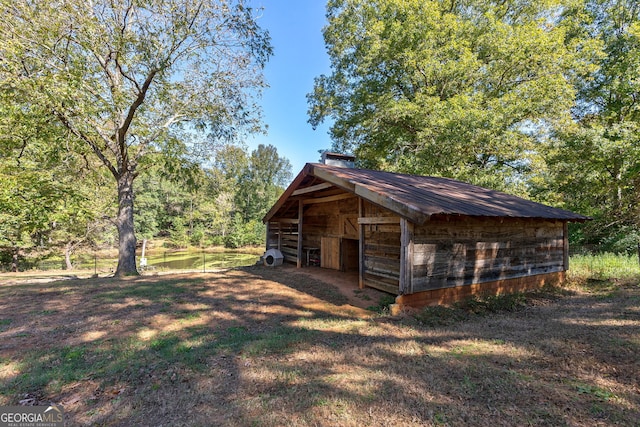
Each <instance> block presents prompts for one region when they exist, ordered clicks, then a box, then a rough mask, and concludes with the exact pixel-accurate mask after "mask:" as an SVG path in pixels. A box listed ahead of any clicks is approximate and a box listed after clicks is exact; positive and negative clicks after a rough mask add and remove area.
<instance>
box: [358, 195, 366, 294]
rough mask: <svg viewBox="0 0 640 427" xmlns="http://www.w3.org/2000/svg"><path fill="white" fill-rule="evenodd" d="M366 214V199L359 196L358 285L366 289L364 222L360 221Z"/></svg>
mask: <svg viewBox="0 0 640 427" xmlns="http://www.w3.org/2000/svg"><path fill="white" fill-rule="evenodd" d="M363 214H364V200H362V197H358V217H359V218H358V265H359V267H358V272H359V274H358V287H359V288H360V289H364V273H365V266H364V224H362V223H360V217H362V215H363Z"/></svg>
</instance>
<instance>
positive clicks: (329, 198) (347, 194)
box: [302, 193, 356, 205]
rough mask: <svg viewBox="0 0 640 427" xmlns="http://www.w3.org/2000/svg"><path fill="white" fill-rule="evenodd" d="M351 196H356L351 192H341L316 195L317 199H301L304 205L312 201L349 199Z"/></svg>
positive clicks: (324, 201) (322, 201) (325, 201)
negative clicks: (330, 194)
mask: <svg viewBox="0 0 640 427" xmlns="http://www.w3.org/2000/svg"><path fill="white" fill-rule="evenodd" d="M352 197H356V195H355V194H351V193H343V194H336V195H335V196H327V197H318V198H317V199H304V200H302V203H303V204H305V205H312V204H314V203H327V202H335V201H338V200H344V199H350V198H352Z"/></svg>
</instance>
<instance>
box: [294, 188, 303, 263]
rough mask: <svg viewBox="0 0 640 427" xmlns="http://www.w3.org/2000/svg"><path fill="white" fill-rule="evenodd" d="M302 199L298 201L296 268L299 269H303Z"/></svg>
mask: <svg viewBox="0 0 640 427" xmlns="http://www.w3.org/2000/svg"><path fill="white" fill-rule="evenodd" d="M303 207H304V205H303V204H302V199H300V200H299V201H298V256H297V258H298V259H297V262H296V266H297V267H298V268H301V267H302V214H303Z"/></svg>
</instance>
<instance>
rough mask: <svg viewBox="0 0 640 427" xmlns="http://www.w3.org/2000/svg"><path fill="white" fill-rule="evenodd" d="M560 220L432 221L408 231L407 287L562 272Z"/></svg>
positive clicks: (447, 285)
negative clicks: (411, 236)
mask: <svg viewBox="0 0 640 427" xmlns="http://www.w3.org/2000/svg"><path fill="white" fill-rule="evenodd" d="M563 225H564V224H563V222H561V221H549V220H548V221H545V220H528V219H509V218H503V219H495V220H493V219H487V218H483V219H475V218H469V217H460V218H449V219H432V220H430V221H427V222H426V223H425V224H424V225H422V226H416V227H415V229H414V240H413V263H412V264H413V266H412V269H413V270H412V275H411V276H412V281H411V286H410V289H406V290H405V291H404V292H405V293H411V292H420V291H425V290H431V289H441V288H450V287H454V286H463V285H471V284H474V283H483V282H491V281H496V280H504V279H511V278H516V277H525V276H533V275H538V274H545V273H554V272H559V271H564V264H565V261H564V253H565V252H564V244H565V240H564V234H563V229H564V227H563Z"/></svg>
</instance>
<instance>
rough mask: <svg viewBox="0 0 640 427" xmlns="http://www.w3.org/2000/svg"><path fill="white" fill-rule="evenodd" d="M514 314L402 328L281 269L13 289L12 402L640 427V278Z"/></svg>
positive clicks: (195, 419) (163, 418)
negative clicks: (639, 426)
mask: <svg viewBox="0 0 640 427" xmlns="http://www.w3.org/2000/svg"><path fill="white" fill-rule="evenodd" d="M283 272H286V274H283ZM360 292H361V291H358V290H357V289H354V290H353V293H354V295H353V297H358V295H360ZM510 301H511V303H510V304H504V307H501V308H499V309H494V308H495V307H499V304H498V305H496V304H490V303H487V302H486V301H475V302H473V303H469V304H467V305H465V306H459V307H457V308H451V309H443V308H433V309H429V310H426V311H424V312H422V313H419V314H418V315H415V316H413V315H404V316H399V317H390V316H388V315H387V314H385V313H384V312H382V313H376V312H373V311H366V310H364V309H361V308H355V307H353V306H351V305H348V304H347V302H348V299H347V298H346V297H345V296H344V295H343V294H342V293H340V292H338V291H337V289H334V288H332V287H331V285H328V284H326V283H323V282H320V281H318V280H316V279H313V278H311V277H309V276H307V275H303V274H298V273H296V271H295V269H288V270H282V269H278V268H276V269H269V268H265V267H247V268H239V269H233V270H228V271H224V272H217V273H206V274H181V275H167V276H142V277H137V278H130V279H124V280H116V279H110V278H99V279H75V280H74V279H70V280H64V281H56V282H44V283H43V282H38V281H35V282H26V281H24V280H14V279H11V280H8V279H5V278H3V277H2V276H0V405H18V404H24V405H27V404H48V403H50V402H55V403H59V404H62V405H63V406H64V409H65V414H66V417H67V425H109V426H111V425H121V426H133V425H171V426H176V425H201V426H214V425H228V426H283V425H286V426H290V427H293V426H395V425H397V426H407V425H415V426H425V425H426V426H429V425H452V426H457V425H489V426H500V425H508V426H513V425H553V426H558V425H568V426H584V425H592V426H593V425H599V426H609V425H611V426H613V425H625V426H638V425H640V424H639V423H640V421H639V420H640V286H639V285H638V280H637V277H636V278H635V279H633V278H627V279H625V280H624V281H609V280H607V281H605V280H602V279H600V278H599V279H598V280H586V279H585V280H582V281H581V282H580V283H577V284H576V282H575V281H574V284H573V285H572V286H571V287H570V288H569V289H565V290H562V291H558V290H556V291H553V292H550V291H548V292H540V293H535V294H531V295H527V296H520V297H518V298H517V299H513V300H510ZM370 303H371V306H376V305H377V304H378V301H370Z"/></svg>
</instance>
